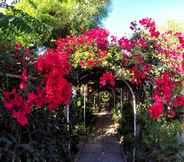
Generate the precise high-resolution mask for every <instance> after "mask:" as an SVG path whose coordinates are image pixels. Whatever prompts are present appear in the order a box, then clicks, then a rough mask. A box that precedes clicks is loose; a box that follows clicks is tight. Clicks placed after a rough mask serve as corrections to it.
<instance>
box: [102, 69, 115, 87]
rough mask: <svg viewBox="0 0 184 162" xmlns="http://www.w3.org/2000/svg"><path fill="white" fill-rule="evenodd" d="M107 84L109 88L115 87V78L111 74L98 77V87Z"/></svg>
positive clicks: (107, 73)
mask: <svg viewBox="0 0 184 162" xmlns="http://www.w3.org/2000/svg"><path fill="white" fill-rule="evenodd" d="M107 84H109V85H110V86H112V87H114V86H115V77H114V75H113V74H112V73H111V72H106V73H103V75H102V76H101V77H100V86H101V87H103V86H106V85H107Z"/></svg>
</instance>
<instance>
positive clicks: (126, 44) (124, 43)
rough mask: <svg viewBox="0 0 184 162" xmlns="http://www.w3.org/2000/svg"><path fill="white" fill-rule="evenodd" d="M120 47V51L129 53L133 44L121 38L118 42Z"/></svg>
mask: <svg viewBox="0 0 184 162" xmlns="http://www.w3.org/2000/svg"><path fill="white" fill-rule="evenodd" d="M118 43H119V45H120V47H121V48H122V49H126V50H128V51H130V50H131V49H132V48H133V47H134V44H133V42H132V41H131V40H129V39H127V38H124V37H122V38H121V39H120V40H119V41H118Z"/></svg>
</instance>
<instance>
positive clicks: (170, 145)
mask: <svg viewBox="0 0 184 162" xmlns="http://www.w3.org/2000/svg"><path fill="white" fill-rule="evenodd" d="M130 109H132V108H131V105H130V104H125V105H124V108H123V114H122V121H121V128H120V129H119V132H120V134H121V135H122V136H123V138H124V143H123V145H124V148H125V151H126V153H127V155H128V156H129V159H130V160H131V159H132V150H133V146H134V137H133V117H132V115H133V113H132V112H131V111H130ZM137 110H138V120H137V124H138V130H139V131H138V136H137V140H136V147H137V149H136V150H137V151H136V160H137V161H141V162H148V161H154V162H178V160H181V159H182V158H183V157H182V156H181V155H180V153H181V150H183V148H184V146H183V145H182V144H179V142H178V141H177V135H178V134H179V133H180V132H181V123H180V121H178V120H176V119H169V118H165V117H163V118H160V119H158V120H150V119H149V117H148V115H147V110H146V107H145V105H142V104H140V105H139V106H138V108H137Z"/></svg>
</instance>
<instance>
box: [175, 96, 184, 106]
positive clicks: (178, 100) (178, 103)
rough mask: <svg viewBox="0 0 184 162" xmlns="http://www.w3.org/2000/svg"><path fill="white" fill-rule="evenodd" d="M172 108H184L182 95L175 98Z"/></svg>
mask: <svg viewBox="0 0 184 162" xmlns="http://www.w3.org/2000/svg"><path fill="white" fill-rule="evenodd" d="M173 106H174V108H177V107H179V106H184V96H183V95H178V96H176V97H175V99H174V101H173Z"/></svg>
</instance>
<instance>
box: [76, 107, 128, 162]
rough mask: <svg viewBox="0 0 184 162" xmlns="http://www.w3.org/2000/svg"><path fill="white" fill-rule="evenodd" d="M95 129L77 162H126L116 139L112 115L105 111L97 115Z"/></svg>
mask: <svg viewBox="0 0 184 162" xmlns="http://www.w3.org/2000/svg"><path fill="white" fill-rule="evenodd" d="M95 119H96V120H95V127H94V130H93V131H92V133H91V134H90V135H89V136H88V139H87V141H86V142H84V144H83V145H82V146H81V150H80V153H79V155H78V158H77V160H76V162H126V161H125V159H123V158H122V156H121V152H120V144H119V141H118V138H117V137H116V124H114V123H113V121H112V113H111V112H109V111H107V110H103V111H101V112H99V113H96V114H95Z"/></svg>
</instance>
